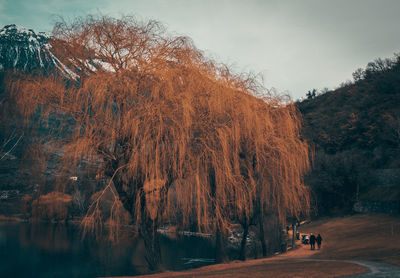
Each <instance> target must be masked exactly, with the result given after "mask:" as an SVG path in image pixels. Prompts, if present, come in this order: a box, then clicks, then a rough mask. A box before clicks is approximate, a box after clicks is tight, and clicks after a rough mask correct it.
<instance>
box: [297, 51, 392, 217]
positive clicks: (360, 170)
mask: <svg viewBox="0 0 400 278" xmlns="http://www.w3.org/2000/svg"><path fill="white" fill-rule="evenodd" d="M354 76H355V79H356V82H354V83H352V84H347V85H345V86H342V87H341V88H339V89H337V90H334V91H329V92H326V93H325V94H322V95H319V96H316V97H314V98H311V99H307V100H304V101H302V102H299V103H297V106H298V108H299V110H300V111H301V113H302V115H303V119H304V130H303V135H304V137H305V138H306V140H308V141H309V142H311V143H312V145H314V148H315V161H314V165H313V170H312V172H311V173H310V174H309V176H308V177H307V179H306V180H307V183H308V184H309V185H311V187H312V189H313V191H314V193H315V201H316V203H315V206H316V207H317V208H318V212H319V214H332V213H343V212H350V211H352V209H353V206H354V205H355V204H356V202H358V201H359V203H358V205H359V209H358V210H360V211H363V210H373V211H382V212H384V211H385V212H398V211H399V208H398V201H399V200H400V183H399V182H398V180H399V177H400V145H399V144H400V107H399V104H400V58H399V57H398V56H397V57H395V58H393V59H386V60H382V59H378V60H376V61H375V62H371V63H369V64H368V66H367V68H366V69H365V70H358V71H357V72H355V74H354Z"/></svg>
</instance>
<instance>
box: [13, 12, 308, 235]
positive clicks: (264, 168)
mask: <svg viewBox="0 0 400 278" xmlns="http://www.w3.org/2000/svg"><path fill="white" fill-rule="evenodd" d="M54 36H55V38H54V49H55V51H56V52H57V53H59V56H60V57H63V58H61V60H62V61H63V62H64V63H65V64H66V65H68V66H70V67H71V68H73V67H75V68H79V69H80V80H79V83H80V84H71V83H70V82H67V83H66V82H65V81H63V80H61V79H60V78H56V77H42V78H38V77H37V76H35V77H25V78H24V79H23V80H22V79H20V80H18V82H14V83H12V84H13V88H14V89H15V90H14V94H15V96H16V98H17V99H18V103H19V104H20V107H21V109H22V111H24V112H25V113H26V115H28V116H29V115H31V113H33V111H35V107H40V108H41V110H42V112H41V116H42V118H46V117H47V118H48V117H50V116H51V115H54V114H56V115H57V114H59V115H60V114H61V115H68V116H70V117H71V118H72V119H73V120H74V126H73V127H71V126H61V128H63V127H67V128H69V130H72V135H71V136H70V137H68V138H67V139H68V140H63V141H62V143H63V151H64V158H65V163H66V164H67V165H70V163H71V162H75V163H78V162H79V161H81V160H82V159H89V160H91V161H94V162H97V161H99V158H101V159H102V160H103V162H104V171H105V172H106V173H107V174H108V175H109V176H110V177H111V176H112V180H113V182H114V185H115V188H114V187H113V188H111V187H110V184H111V182H110V184H109V185H108V186H107V188H106V189H105V190H111V191H110V192H112V194H113V196H114V200H115V203H114V205H113V206H112V213H111V214H112V215H116V214H117V212H118V211H119V210H120V209H121V204H122V205H123V206H124V207H125V208H126V209H127V210H128V211H129V212H130V213H132V215H133V216H134V217H135V218H136V219H137V221H138V222H139V223H140V222H142V221H143V217H148V218H150V219H151V220H152V221H153V223H155V224H158V223H162V222H165V221H170V220H174V219H176V217H177V212H178V211H179V212H180V213H182V219H183V224H184V225H185V224H187V223H188V222H189V221H191V220H193V219H196V223H197V224H198V226H199V229H200V230H212V229H215V228H216V227H218V229H221V228H224V227H226V224H227V223H228V221H229V219H232V217H234V216H237V215H240V216H242V215H245V216H246V217H249V216H250V215H251V214H252V213H253V212H254V209H255V207H257V209H258V210H262V211H269V212H274V213H276V214H277V215H279V217H280V218H281V219H282V220H283V219H285V217H286V216H287V215H299V214H300V213H302V212H307V210H308V206H309V204H308V198H309V197H308V189H307V188H306V187H305V186H304V184H303V174H304V172H305V171H307V170H308V167H309V158H308V145H307V143H306V142H304V141H303V140H302V139H301V138H300V135H299V130H300V123H301V121H300V119H299V115H298V112H297V110H296V109H295V107H294V105H293V104H291V103H288V102H287V101H285V100H284V99H282V98H280V97H277V96H272V95H271V94H269V93H268V91H267V90H265V89H264V88H263V86H262V85H261V84H259V83H258V82H257V79H256V78H255V77H254V76H251V75H236V74H233V73H232V72H231V71H230V70H229V68H227V67H226V66H224V65H219V64H217V63H216V62H214V61H212V60H210V59H207V58H205V57H204V56H203V54H202V53H201V51H199V50H198V49H196V48H195V47H194V45H193V44H192V42H191V41H190V39H188V38H185V37H173V36H170V35H168V34H167V33H166V31H165V30H164V28H163V27H162V26H161V25H160V24H159V23H157V22H154V21H150V22H147V23H140V22H137V21H135V20H133V19H132V18H122V19H118V20H117V19H111V18H107V17H101V18H93V17H89V18H87V19H86V20H78V21H76V22H74V23H73V24H71V25H68V24H65V23H63V22H62V23H59V24H57V25H56V28H55V31H54ZM93 65H95V66H97V68H98V69H97V70H93ZM171 188H173V191H174V192H175V193H174V195H175V196H170V195H171V194H168V193H169V190H170V189H171ZM171 192H172V191H171ZM172 199H173V200H172ZM99 200H100V198H98V199H97V200H96V201H95V202H94V203H93V204H92V206H91V207H90V208H89V211H88V215H87V217H86V218H85V222H84V223H86V224H87V226H88V227H95V226H96V225H97V224H96V223H99V222H101V221H102V215H101V212H100V210H99V209H98V203H99ZM112 219H115V218H112ZM112 221H114V220H112ZM115 221H117V220H115Z"/></svg>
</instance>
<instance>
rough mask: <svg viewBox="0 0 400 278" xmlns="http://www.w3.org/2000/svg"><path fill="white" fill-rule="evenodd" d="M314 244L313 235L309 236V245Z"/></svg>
mask: <svg viewBox="0 0 400 278" xmlns="http://www.w3.org/2000/svg"><path fill="white" fill-rule="evenodd" d="M314 243H315V235H311V236H310V244H314Z"/></svg>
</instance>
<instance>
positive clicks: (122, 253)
mask: <svg viewBox="0 0 400 278" xmlns="http://www.w3.org/2000/svg"><path fill="white" fill-rule="evenodd" d="M161 252H162V258H163V267H164V268H165V269H168V270H182V269H186V268H192V267H199V266H203V265H207V264H212V263H213V262H214V260H213V257H214V252H215V249H214V245H213V242H212V241H211V240H210V239H207V238H199V237H188V236H184V237H183V236H182V237H179V238H175V239H171V238H168V237H166V236H161ZM144 273H147V269H146V261H145V259H144V244H143V242H142V240H141V239H140V238H139V237H137V236H135V235H134V234H133V233H131V232H125V233H124V234H123V235H122V236H121V239H120V241H119V243H118V244H111V243H110V242H109V241H107V240H94V239H89V238H85V239H82V234H81V231H80V228H79V227H78V226H77V225H72V224H69V225H65V224H35V225H32V224H28V223H13V224H5V223H1V224H0V277H98V276H122V275H138V274H144Z"/></svg>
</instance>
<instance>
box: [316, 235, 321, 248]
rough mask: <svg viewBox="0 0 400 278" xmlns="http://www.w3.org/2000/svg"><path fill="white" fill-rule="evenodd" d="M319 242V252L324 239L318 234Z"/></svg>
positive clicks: (317, 239)
mask: <svg viewBox="0 0 400 278" xmlns="http://www.w3.org/2000/svg"><path fill="white" fill-rule="evenodd" d="M315 240H316V241H317V245H318V250H320V249H321V244H322V237H321V235H320V234H318V236H317V238H316V239H315Z"/></svg>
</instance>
